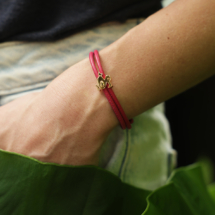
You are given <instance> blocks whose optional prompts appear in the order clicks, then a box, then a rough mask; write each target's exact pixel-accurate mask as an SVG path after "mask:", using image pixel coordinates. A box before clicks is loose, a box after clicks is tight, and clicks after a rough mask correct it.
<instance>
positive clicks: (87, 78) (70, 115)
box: [45, 58, 118, 137]
mask: <svg viewBox="0 0 215 215" xmlns="http://www.w3.org/2000/svg"><path fill="white" fill-rule="evenodd" d="M49 91H54V93H55V96H56V99H57V101H56V102H57V104H58V108H59V109H60V118H61V119H63V124H64V126H65V127H67V128H70V127H73V126H74V125H79V126H81V127H82V128H83V127H85V128H86V129H88V130H89V132H90V131H91V132H93V133H94V134H95V136H97V137H103V136H106V135H107V134H109V133H110V131H111V130H112V129H113V128H114V127H115V126H116V125H118V120H117V118H116V116H115V114H114V112H113V110H112V108H111V106H110V104H109V102H108V100H107V98H106V97H105V95H104V93H103V92H102V91H99V90H98V89H97V87H96V78H95V76H94V74H93V71H92V67H91V65H90V62H89V59H88V58H86V59H84V60H82V61H80V62H79V63H77V64H75V65H73V66H72V67H70V68H69V69H67V70H66V71H65V72H64V73H62V74H61V75H60V76H58V77H57V78H56V79H55V80H54V81H53V82H52V83H51V84H50V85H49V86H48V87H47V89H46V92H45V93H48V94H49V93H50V92H49Z"/></svg>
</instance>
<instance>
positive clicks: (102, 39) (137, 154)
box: [0, 18, 176, 190]
mask: <svg viewBox="0 0 215 215" xmlns="http://www.w3.org/2000/svg"><path fill="white" fill-rule="evenodd" d="M142 21H144V18H138V19H129V20H127V21H126V22H125V23H120V22H108V23H104V24H102V25H99V26H97V27H95V28H92V29H88V30H85V31H81V32H79V33H76V34H74V35H72V36H70V37H67V38H65V39H62V40H58V41H56V42H7V43H2V44H0V105H4V104H6V103H8V102H10V101H12V100H14V99H16V98H18V97H20V96H22V95H24V94H27V93H30V92H36V91H42V90H43V89H44V88H45V87H46V86H47V85H48V84H49V83H50V82H51V81H52V80H53V79H54V78H55V77H57V76H58V75H59V74H60V73H62V72H63V71H64V70H66V69H67V68H68V67H70V66H72V65H74V64H75V63H77V62H79V61H80V60H82V59H84V58H86V57H88V55H89V52H90V51H93V50H95V49H97V50H101V49H103V48H104V47H106V46H108V45H109V44H111V43H113V42H114V41H116V40H117V39H119V38H120V37H121V36H123V35H124V34H125V33H126V32H127V31H129V30H130V29H131V28H133V27H135V26H136V25H138V24H139V23H140V22H142ZM92 75H93V72H92ZM164 109H165V105H164V103H161V104H159V105H157V106H155V107H153V108H151V109H150V110H148V111H146V112H144V113H142V114H140V115H139V116H137V117H135V118H134V123H133V125H132V129H131V130H127V129H126V130H122V129H121V128H120V126H118V127H116V128H115V129H114V130H113V131H112V133H111V134H110V135H109V137H108V138H107V140H106V141H105V142H104V145H103V148H102V152H101V154H100V161H99V166H100V167H102V168H105V169H107V170H109V171H111V172H112V173H113V174H115V175H117V176H119V177H120V178H121V179H122V180H123V181H124V182H126V183H129V184H132V185H134V186H136V187H139V188H144V189H149V190H153V189H155V188H158V187H159V186H162V185H164V184H165V182H166V180H167V178H168V176H169V174H170V172H171V171H172V169H173V167H174V166H175V163H176V153H175V150H174V149H172V145H171V142H172V141H171V133H170V128H169V123H168V121H167V119H166V117H165V114H164Z"/></svg>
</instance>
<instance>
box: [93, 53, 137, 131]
mask: <svg viewBox="0 0 215 215" xmlns="http://www.w3.org/2000/svg"><path fill="white" fill-rule="evenodd" d="M94 55H95V58H96V63H97V65H98V68H99V72H98V71H97V69H96V66H95V63H94ZM89 59H90V63H91V66H92V69H93V71H94V74H95V76H96V78H97V85H96V87H97V88H98V89H99V90H103V91H104V94H105V96H106V97H107V99H108V101H109V103H110V105H111V107H112V109H113V111H114V113H115V115H116V117H117V119H118V120H119V122H120V125H121V128H122V129H126V128H128V129H131V123H133V119H130V120H128V118H127V116H126V114H125V112H124V110H123V109H122V106H121V105H120V103H119V101H118V99H117V98H116V96H115V94H114V92H113V90H112V87H113V85H112V84H111V83H110V81H111V77H110V76H109V75H105V73H104V71H103V69H102V65H101V63H100V59H99V52H98V51H97V50H95V51H94V52H90V54H89Z"/></svg>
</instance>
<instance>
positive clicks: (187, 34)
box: [100, 0, 215, 118]
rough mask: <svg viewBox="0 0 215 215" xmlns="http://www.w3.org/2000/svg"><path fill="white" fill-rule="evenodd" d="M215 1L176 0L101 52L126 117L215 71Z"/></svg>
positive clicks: (169, 96) (134, 114)
mask: <svg viewBox="0 0 215 215" xmlns="http://www.w3.org/2000/svg"><path fill="white" fill-rule="evenodd" d="M214 9H215V2H214V1H194V0H190V1H186V0H178V1H176V2H174V3H173V4H172V5H170V6H169V7H167V8H164V9H163V10H161V11H159V12H158V13H156V14H154V15H152V16H151V17H149V18H148V19H146V20H145V21H144V22H143V23H141V24H140V25H138V26H137V27H135V28H133V29H131V30H130V31H129V32H128V33H127V34H125V35H124V36H123V37H122V38H120V39H119V40H118V41H116V42H115V43H113V44H112V45H110V46H108V47H107V48H105V49H103V50H102V51H101V52H100V55H101V59H102V65H103V68H104V71H105V72H106V74H108V75H110V76H111V77H112V79H113V80H112V83H113V86H114V88H113V90H114V92H115V93H116V95H117V97H118V98H119V101H120V102H121V104H122V106H123V108H124V110H125V112H126V114H127V115H128V117H129V118H130V117H134V116H136V115H138V114H140V113H142V112H144V111H146V110H147V109H149V108H151V107H153V106H155V105H156V104H158V103H160V102H162V101H165V100H167V99H169V98H171V97H173V96H175V95H177V94H179V93H181V92H183V91H185V90H186V89H188V88H190V87H192V86H194V85H196V84H198V83H199V82H201V81H203V80H204V79H206V78H208V77H210V76H212V75H213V74H214V72H215V61H214V59H215V37H214V35H215V16H214Z"/></svg>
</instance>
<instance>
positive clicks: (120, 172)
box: [118, 128, 129, 177]
mask: <svg viewBox="0 0 215 215" xmlns="http://www.w3.org/2000/svg"><path fill="white" fill-rule="evenodd" d="M125 133H126V141H125V153H124V156H123V159H122V163H121V166H120V169H119V174H118V177H121V176H122V169H123V167H124V165H125V160H126V157H127V154H128V141H129V140H128V129H127V128H126V131H125Z"/></svg>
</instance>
